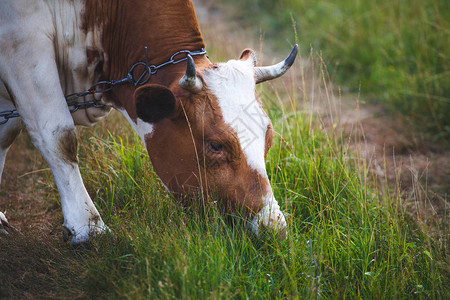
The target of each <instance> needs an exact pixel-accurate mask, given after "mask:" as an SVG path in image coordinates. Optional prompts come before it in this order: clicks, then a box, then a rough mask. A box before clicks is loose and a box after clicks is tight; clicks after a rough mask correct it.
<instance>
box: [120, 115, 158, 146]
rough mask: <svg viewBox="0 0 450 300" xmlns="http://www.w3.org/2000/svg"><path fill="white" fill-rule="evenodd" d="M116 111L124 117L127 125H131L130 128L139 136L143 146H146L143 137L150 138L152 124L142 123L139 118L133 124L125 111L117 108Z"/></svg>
mask: <svg viewBox="0 0 450 300" xmlns="http://www.w3.org/2000/svg"><path fill="white" fill-rule="evenodd" d="M117 110H118V111H120V113H121V114H122V115H123V116H124V117H125V119H127V121H128V123H130V124H131V127H133V129H134V131H135V132H136V133H137V134H138V135H139V137H140V138H141V140H142V142H143V143H144V145H145V146H147V143H146V141H145V137H146V136H148V135H150V136H151V134H152V133H153V124H151V123H147V122H144V121H142V120H141V119H139V118H137V119H136V122H135V121H133V120H132V119H131V118H130V116H129V115H128V113H127V111H126V110H125V109H123V108H119V109H117Z"/></svg>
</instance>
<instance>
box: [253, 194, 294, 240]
mask: <svg viewBox="0 0 450 300" xmlns="http://www.w3.org/2000/svg"><path fill="white" fill-rule="evenodd" d="M263 204H264V206H263V208H262V209H261V211H260V212H259V213H257V214H256V216H255V217H254V218H253V220H252V222H251V224H250V226H251V229H252V231H253V233H254V234H256V235H259V227H260V226H263V227H264V228H272V229H275V231H280V230H281V231H282V230H285V228H286V219H285V218H284V215H283V212H282V211H281V210H280V206H279V205H278V202H277V201H276V200H275V197H274V196H273V194H272V192H270V193H269V194H268V196H266V197H264V199H263Z"/></svg>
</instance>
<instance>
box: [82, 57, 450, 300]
mask: <svg viewBox="0 0 450 300" xmlns="http://www.w3.org/2000/svg"><path fill="white" fill-rule="evenodd" d="M210 55H211V56H212V57H214V53H211V54H210ZM311 58H312V57H311ZM302 62H303V60H302V59H299V60H298V64H296V66H294V70H292V73H294V74H295V73H299V74H305V73H307V71H308V70H306V69H305V67H304V66H303V65H302ZM309 66H310V67H311V68H319V69H318V70H314V73H316V74H326V72H325V71H324V70H320V68H321V67H322V68H323V65H321V64H320V63H311V64H309ZM308 72H313V70H309V71H308ZM298 76H299V77H298V78H299V80H298V81H297V79H296V78H297V77H292V78H293V79H291V80H287V81H284V83H285V88H286V87H292V88H288V89H287V90H288V94H287V95H281V96H280V95H278V94H277V93H276V92H275V91H280V89H281V88H280V87H278V88H277V89H275V90H274V89H272V88H271V87H270V86H269V85H266V86H262V87H260V95H261V99H262V101H263V103H265V106H266V110H267V111H268V112H269V115H270V117H271V119H272V121H273V125H274V129H275V131H276V132H277V133H278V134H277V135H276V137H275V141H274V146H273V148H272V150H271V151H270V153H269V156H268V162H267V169H268V174H269V176H270V180H271V182H272V186H273V188H274V193H275V196H276V198H277V199H278V201H279V203H280V205H281V207H282V209H283V211H285V212H286V216H287V221H288V235H287V239H286V240H282V241H280V240H278V239H276V238H275V237H272V236H270V235H268V236H266V237H265V238H263V239H258V238H256V237H255V236H254V235H253V234H252V233H251V232H250V231H249V230H248V228H247V226H246V224H245V221H244V220H243V219H242V218H241V217H240V216H239V215H234V216H233V215H231V216H230V215H229V214H225V213H223V212H221V211H220V209H219V208H218V207H216V206H214V205H210V206H206V207H205V206H203V205H201V204H193V205H192V206H190V207H187V208H182V207H181V206H180V205H179V204H178V203H177V202H176V201H175V200H174V199H172V198H171V196H170V195H169V194H168V193H167V192H166V191H165V190H164V188H163V186H162V185H161V184H160V183H159V180H158V179H157V176H156V175H155V173H154V172H153V171H152V169H151V164H150V162H149V160H148V158H147V155H146V153H145V149H144V147H143V145H142V144H141V142H140V141H139V140H138V138H137V136H136V135H135V134H133V133H132V132H131V129H130V127H129V126H128V125H126V121H125V120H123V119H122V118H121V117H120V116H118V115H114V116H112V117H111V118H113V119H114V118H115V120H116V121H115V122H111V119H110V120H109V122H108V124H115V125H113V126H111V127H109V129H108V130H106V129H104V128H102V127H97V129H96V130H94V131H92V130H90V131H88V130H81V131H80V137H81V139H82V140H89V141H90V142H89V143H84V144H83V146H82V149H81V151H80V162H81V168H82V173H83V175H84V180H85V182H86V185H87V188H88V190H89V192H90V194H91V195H93V198H94V200H95V202H96V205H97V206H98V207H99V208H100V211H101V212H102V216H103V217H104V219H105V220H106V222H107V223H108V225H109V226H110V228H111V230H112V233H113V234H112V235H111V236H106V237H102V238H99V239H97V240H95V241H94V242H93V247H92V248H91V249H87V250H84V252H83V255H82V256H81V257H82V259H81V260H80V259H78V260H76V261H74V264H75V267H77V268H83V269H84V270H85V272H84V273H83V274H84V275H83V283H82V284H83V289H84V291H85V292H86V294H87V295H88V297H102V298H121V299H122V298H131V299H144V298H152V299H153V298H164V299H173V298H176V299H179V298H187V299H209V298H224V299H228V298H238V299H248V298H251V299H253V298H255V299H272V298H289V299H293V298H302V299H303V298H306V299H311V298H335V297H339V298H379V299H389V298H391V299H398V298H410V297H414V298H446V297H448V296H449V295H448V290H447V289H446V286H447V287H448V283H449V282H448V278H449V277H448V275H449V274H448V265H447V264H446V260H447V259H448V257H447V253H446V249H445V245H444V246H443V248H442V247H440V246H439V245H438V244H435V243H434V242H433V241H432V239H430V238H429V237H428V236H427V234H426V233H424V232H422V231H421V230H420V228H418V227H417V226H416V225H415V223H414V221H413V220H410V219H409V218H408V217H407V216H408V215H407V214H405V212H404V211H403V210H402V206H401V203H400V201H401V200H400V199H398V198H395V197H392V196H389V192H388V191H386V190H385V189H386V188H385V187H383V186H381V187H377V186H376V184H375V182H374V181H372V179H371V176H370V175H369V173H368V170H367V168H364V165H362V166H361V165H360V164H358V163H356V162H355V160H354V159H353V158H352V155H353V154H351V153H348V152H347V149H346V145H345V143H343V142H342V141H343V140H342V139H341V137H340V136H339V134H337V133H331V134H330V133H327V132H326V131H324V130H323V129H322V127H321V125H320V122H316V121H315V120H316V118H317V117H318V116H315V115H314V114H313V113H312V112H311V111H309V112H308V111H305V110H303V112H302V111H301V110H299V109H297V108H301V107H303V105H304V104H308V103H309V102H310V101H314V100H317V99H314V97H316V96H312V95H318V94H319V93H317V94H314V93H312V91H311V89H312V88H316V86H315V87H312V86H309V84H308V82H309V81H308V80H306V78H304V77H302V75H298ZM299 82H300V83H302V82H303V89H302V93H301V94H297V85H298V84H299ZM327 82H328V78H327V77H326V76H325V75H322V76H321V78H318V80H317V81H316V82H315V85H317V86H318V87H319V90H321V91H327V88H326V84H327ZM328 96H329V97H331V95H329V94H328ZM105 124H106V123H105Z"/></svg>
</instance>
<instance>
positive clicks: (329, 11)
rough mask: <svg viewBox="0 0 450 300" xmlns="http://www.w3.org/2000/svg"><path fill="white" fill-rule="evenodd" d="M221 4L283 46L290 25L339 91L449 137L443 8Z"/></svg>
mask: <svg viewBox="0 0 450 300" xmlns="http://www.w3.org/2000/svg"><path fill="white" fill-rule="evenodd" d="M222 2H224V3H227V4H230V5H228V6H230V7H233V13H234V14H237V15H238V18H239V21H240V22H243V24H246V25H247V26H252V27H256V30H258V31H261V32H263V34H264V36H265V39H267V40H272V41H273V40H277V39H278V40H279V41H280V43H278V44H281V45H284V44H285V43H284V42H285V40H286V39H289V40H291V41H293V40H294V34H293V31H292V22H293V21H294V22H295V27H296V28H297V31H298V35H299V40H300V43H301V45H302V47H303V49H306V50H308V49H309V48H310V46H311V47H312V48H313V49H314V50H315V51H316V52H321V53H322V55H323V57H324V60H325V61H326V62H327V65H328V69H329V70H330V73H331V74H332V76H333V78H334V79H336V80H337V81H338V83H340V84H341V85H342V86H343V87H344V89H347V90H348V91H350V92H353V93H361V94H362V98H363V99H365V100H368V101H371V102H375V103H382V104H383V105H384V106H385V107H386V108H387V109H388V110H389V112H390V113H391V114H392V115H393V116H395V117H401V118H403V121H404V122H406V123H409V124H411V123H412V124H415V125H416V126H417V127H418V128H420V129H421V131H422V132H429V133H430V134H431V135H432V137H433V138H435V139H436V140H441V141H444V140H445V139H448V138H449V137H450V118H449V115H450V72H449V70H450V69H449V68H450V23H449V22H450V6H449V3H448V1H446V0H429V1H423V0H410V1H404V0H397V1H391V0H381V1H369V0H341V1H331V0H325V1H305V0H281V1H269V0H242V1H241V0H239V1H238V0H223V1H222ZM250 11H251V14H250V13H249V12H250ZM255 24H256V26H255ZM244 26H245V25H244ZM399 113H400V114H399Z"/></svg>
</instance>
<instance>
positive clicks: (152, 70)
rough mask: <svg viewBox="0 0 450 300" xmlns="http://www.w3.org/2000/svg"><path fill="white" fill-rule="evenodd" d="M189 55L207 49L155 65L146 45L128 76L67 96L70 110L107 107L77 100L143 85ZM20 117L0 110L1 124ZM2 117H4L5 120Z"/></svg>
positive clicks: (183, 52) (16, 113) (199, 53)
mask: <svg viewBox="0 0 450 300" xmlns="http://www.w3.org/2000/svg"><path fill="white" fill-rule="evenodd" d="M182 54H184V57H182V58H180V59H175V58H176V57H177V56H179V55H182ZM188 55H191V56H196V55H206V50H205V49H203V48H202V49H201V50H197V51H189V50H181V51H178V52H176V53H174V54H173V55H172V56H171V57H170V59H169V60H168V61H166V62H164V63H162V64H160V65H157V66H155V65H149V64H148V52H147V47H145V62H142V61H140V62H137V63H135V64H134V65H132V66H131V68H130V70H129V71H128V73H127V77H125V78H122V79H120V80H104V81H99V82H97V83H95V84H94V85H92V86H91V87H90V88H89V89H88V90H86V91H82V92H78V93H73V94H70V95H67V96H65V98H66V101H67V106H68V107H69V111H70V112H71V113H74V112H76V111H77V110H79V109H87V108H90V107H97V108H102V107H105V106H106V105H105V104H102V103H99V102H100V100H97V99H94V100H92V101H86V100H85V101H83V102H78V101H76V100H77V99H79V98H85V97H86V96H88V95H94V94H102V93H106V92H109V91H111V90H112V89H113V88H114V87H116V86H118V85H122V84H132V85H134V86H136V87H137V86H141V85H143V84H145V83H147V82H148V81H149V80H150V77H151V76H152V75H154V74H156V72H158V69H160V68H162V67H165V66H167V65H170V64H172V65H175V64H178V63H180V62H182V61H185V60H187V59H188ZM139 67H140V68H139ZM142 68H144V69H143V71H142V73H141V74H140V75H139V72H138V71H139V69H140V70H142ZM136 75H139V76H136ZM71 107H72V108H71ZM18 117H20V115H19V113H18V112H17V110H16V109H12V110H5V111H0V125H3V124H5V123H6V122H8V120H9V119H11V118H18ZM1 118H3V120H2V119H1Z"/></svg>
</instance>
